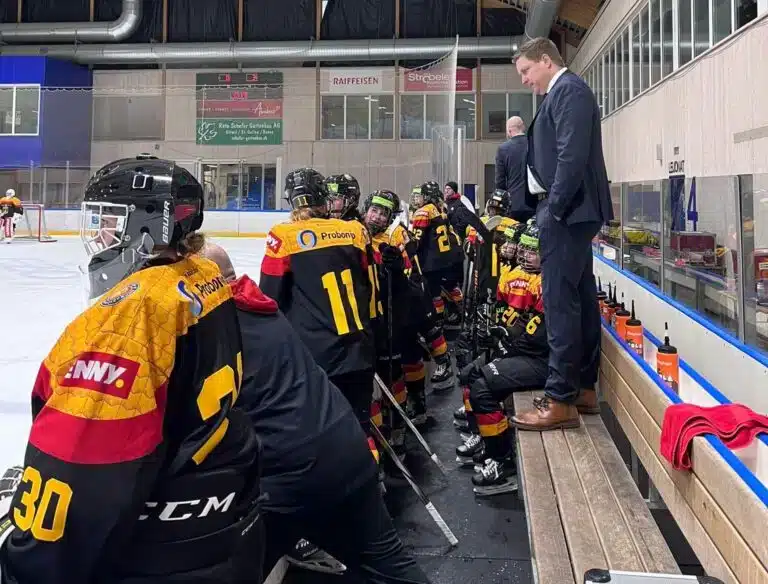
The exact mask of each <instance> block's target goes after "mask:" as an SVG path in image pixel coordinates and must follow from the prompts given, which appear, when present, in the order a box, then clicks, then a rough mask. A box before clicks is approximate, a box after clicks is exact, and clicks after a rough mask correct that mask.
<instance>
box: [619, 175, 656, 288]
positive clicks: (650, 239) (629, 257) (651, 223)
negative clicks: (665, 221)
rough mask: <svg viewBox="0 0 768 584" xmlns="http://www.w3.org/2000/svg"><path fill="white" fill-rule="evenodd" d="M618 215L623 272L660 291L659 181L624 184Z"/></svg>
mask: <svg viewBox="0 0 768 584" xmlns="http://www.w3.org/2000/svg"><path fill="white" fill-rule="evenodd" d="M622 213H623V214H624V217H623V218H622V245H623V246H624V247H623V255H624V269H625V270H629V271H630V272H632V273H634V274H637V275H638V276H640V277H641V278H643V279H644V280H647V281H648V282H650V283H651V284H653V285H654V286H656V287H657V288H661V182H660V181H647V182H644V183H629V184H628V185H626V186H625V188H624V200H623V202H622Z"/></svg>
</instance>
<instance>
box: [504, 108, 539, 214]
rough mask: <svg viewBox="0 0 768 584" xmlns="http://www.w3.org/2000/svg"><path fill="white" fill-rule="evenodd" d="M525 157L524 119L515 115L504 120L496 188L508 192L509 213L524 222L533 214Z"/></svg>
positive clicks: (526, 150) (526, 142)
mask: <svg viewBox="0 0 768 584" xmlns="http://www.w3.org/2000/svg"><path fill="white" fill-rule="evenodd" d="M527 156H528V138H527V137H526V135H525V122H523V119H522V118H521V117H519V116H512V117H511V118H509V119H508V120H507V141H506V142H504V143H503V144H502V145H501V146H499V149H498V150H497V151H496V179H495V181H494V182H495V184H496V188H497V189H501V190H502V191H507V192H509V194H510V195H512V205H511V208H510V209H509V215H510V217H512V218H513V219H515V220H516V221H522V222H525V221H528V219H530V218H531V217H533V214H534V211H535V209H534V207H533V206H532V205H531V204H530V197H529V196H528V188H527V187H526V181H527V178H526V173H527V170H526V161H527Z"/></svg>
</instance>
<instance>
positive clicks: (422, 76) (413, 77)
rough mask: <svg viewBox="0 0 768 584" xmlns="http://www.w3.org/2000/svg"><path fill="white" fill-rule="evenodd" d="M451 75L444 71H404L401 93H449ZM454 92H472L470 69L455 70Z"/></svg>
mask: <svg viewBox="0 0 768 584" xmlns="http://www.w3.org/2000/svg"><path fill="white" fill-rule="evenodd" d="M450 87H451V74H450V72H449V71H446V70H445V69H435V70H432V71H430V70H425V69H404V70H403V92H406V93H423V92H429V91H436V92H439V91H449V90H450ZM456 91H474V76H473V70H472V69H463V68H462V69H456Z"/></svg>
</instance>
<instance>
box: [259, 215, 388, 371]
mask: <svg viewBox="0 0 768 584" xmlns="http://www.w3.org/2000/svg"><path fill="white" fill-rule="evenodd" d="M369 254H370V242H369V235H368V232H367V231H366V229H365V227H364V226H363V225H362V224H361V223H360V222H358V221H342V220H340V219H309V220H306V221H296V222H294V223H281V224H278V225H275V226H274V227H273V228H272V230H271V231H270V232H269V236H268V237H267V249H266V255H265V256H264V260H263V261H262V264H261V279H260V282H259V286H260V287H261V289H262V290H263V291H264V293H265V294H266V295H267V296H270V297H271V298H274V299H275V300H276V301H277V303H278V305H279V306H280V309H281V310H282V311H283V312H284V313H285V315H286V316H287V317H288V320H290V321H291V324H292V325H293V326H294V328H295V329H296V330H297V331H298V333H299V335H300V336H301V338H302V340H303V341H304V343H306V345H307V346H308V347H309V349H310V351H312V355H313V356H314V358H315V360H316V361H317V362H318V364H320V366H321V367H323V368H324V369H325V371H326V373H327V374H328V375H329V376H334V375H340V374H342V373H349V372H352V371H362V370H366V369H370V368H372V367H373V364H374V349H373V332H372V328H371V320H372V319H375V318H377V315H378V311H379V309H378V307H379V298H378V292H379V291H378V286H377V272H376V269H375V266H374V265H373V264H372V263H370V262H369Z"/></svg>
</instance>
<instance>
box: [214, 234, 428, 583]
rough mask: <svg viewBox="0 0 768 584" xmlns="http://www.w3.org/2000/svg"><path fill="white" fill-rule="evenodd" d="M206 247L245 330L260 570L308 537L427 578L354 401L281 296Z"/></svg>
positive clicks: (396, 575) (401, 576) (245, 403)
mask: <svg viewBox="0 0 768 584" xmlns="http://www.w3.org/2000/svg"><path fill="white" fill-rule="evenodd" d="M203 254H204V255H205V256H206V257H208V258H209V259H211V260H213V261H214V262H216V263H217V264H218V265H219V267H220V269H221V270H222V275H224V277H225V279H227V280H228V281H229V282H230V285H231V286H232V293H233V296H234V298H235V304H236V306H237V309H238V317H239V321H240V330H241V333H242V337H243V383H242V387H241V390H240V396H239V398H238V401H237V407H239V408H240V409H242V410H243V411H244V412H245V413H246V414H248V415H249V416H250V418H251V421H252V422H253V426H254V428H255V430H256V434H257V436H258V438H259V440H260V442H261V446H262V457H261V462H262V469H261V486H262V492H263V493H265V495H266V501H264V504H263V506H262V509H263V510H264V512H265V516H264V521H265V531H266V537H267V549H266V552H265V558H264V570H265V575H266V574H268V573H269V572H270V571H271V570H272V567H273V566H274V565H275V563H276V562H277V561H278V560H279V559H280V557H281V556H283V555H284V554H286V553H288V552H290V551H291V550H292V549H293V548H294V545H295V544H296V542H297V541H298V540H299V539H300V538H302V537H305V538H307V539H308V540H310V541H311V542H312V543H314V544H316V545H318V546H320V547H322V548H323V549H324V550H326V551H328V552H329V553H331V554H332V555H333V556H334V557H335V558H338V559H339V560H340V561H341V562H343V563H344V564H346V565H347V567H348V572H349V573H350V574H354V575H356V576H358V577H359V578H360V577H361V578H362V581H364V582H371V583H373V584H395V583H416V584H421V583H428V582H429V581H428V580H427V577H426V576H425V575H424V573H423V572H422V571H421V569H420V568H419V567H418V566H417V565H416V562H415V561H414V559H413V558H412V557H410V556H409V555H408V554H406V552H405V550H404V548H403V544H402V542H401V540H400V538H399V537H398V535H397V532H396V531H395V527H394V525H393V523H392V519H391V517H390V515H389V513H388V511H387V508H386V506H385V504H384V499H383V496H382V494H381V491H380V490H379V484H378V477H377V475H378V473H377V468H376V464H375V462H374V460H373V457H372V456H371V451H370V450H369V446H371V445H370V444H369V443H368V441H367V438H366V436H365V433H364V432H363V430H362V428H361V426H360V423H359V422H358V420H357V417H356V416H355V414H354V412H353V411H352V407H351V406H350V405H349V402H347V400H346V399H345V398H344V396H343V395H342V394H341V392H340V391H339V390H338V389H337V388H336V387H335V386H334V385H332V384H331V383H330V382H329V381H328V377H327V376H326V374H325V372H324V371H323V370H322V369H321V368H320V367H319V366H318V365H317V364H316V363H315V361H314V359H313V358H312V355H311V353H310V352H309V350H308V349H307V348H306V346H304V344H303V343H302V341H301V340H300V339H299V337H298V335H297V334H296V332H295V331H294V330H293V328H292V327H291V325H290V323H289V322H288V320H287V319H286V318H285V317H284V316H283V314H282V313H281V312H280V311H279V310H278V308H277V303H276V302H275V301H274V300H272V299H271V298H269V297H267V296H266V295H264V293H263V292H262V291H261V290H260V289H259V287H258V286H257V285H256V283H255V282H253V281H252V280H251V279H250V278H248V276H242V277H240V278H238V279H235V272H234V269H233V268H232V264H231V262H230V260H229V257H228V256H227V254H226V252H225V251H224V250H223V249H222V248H221V247H219V246H216V245H214V244H211V243H208V244H207V246H206V248H205V250H204V252H203Z"/></svg>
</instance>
